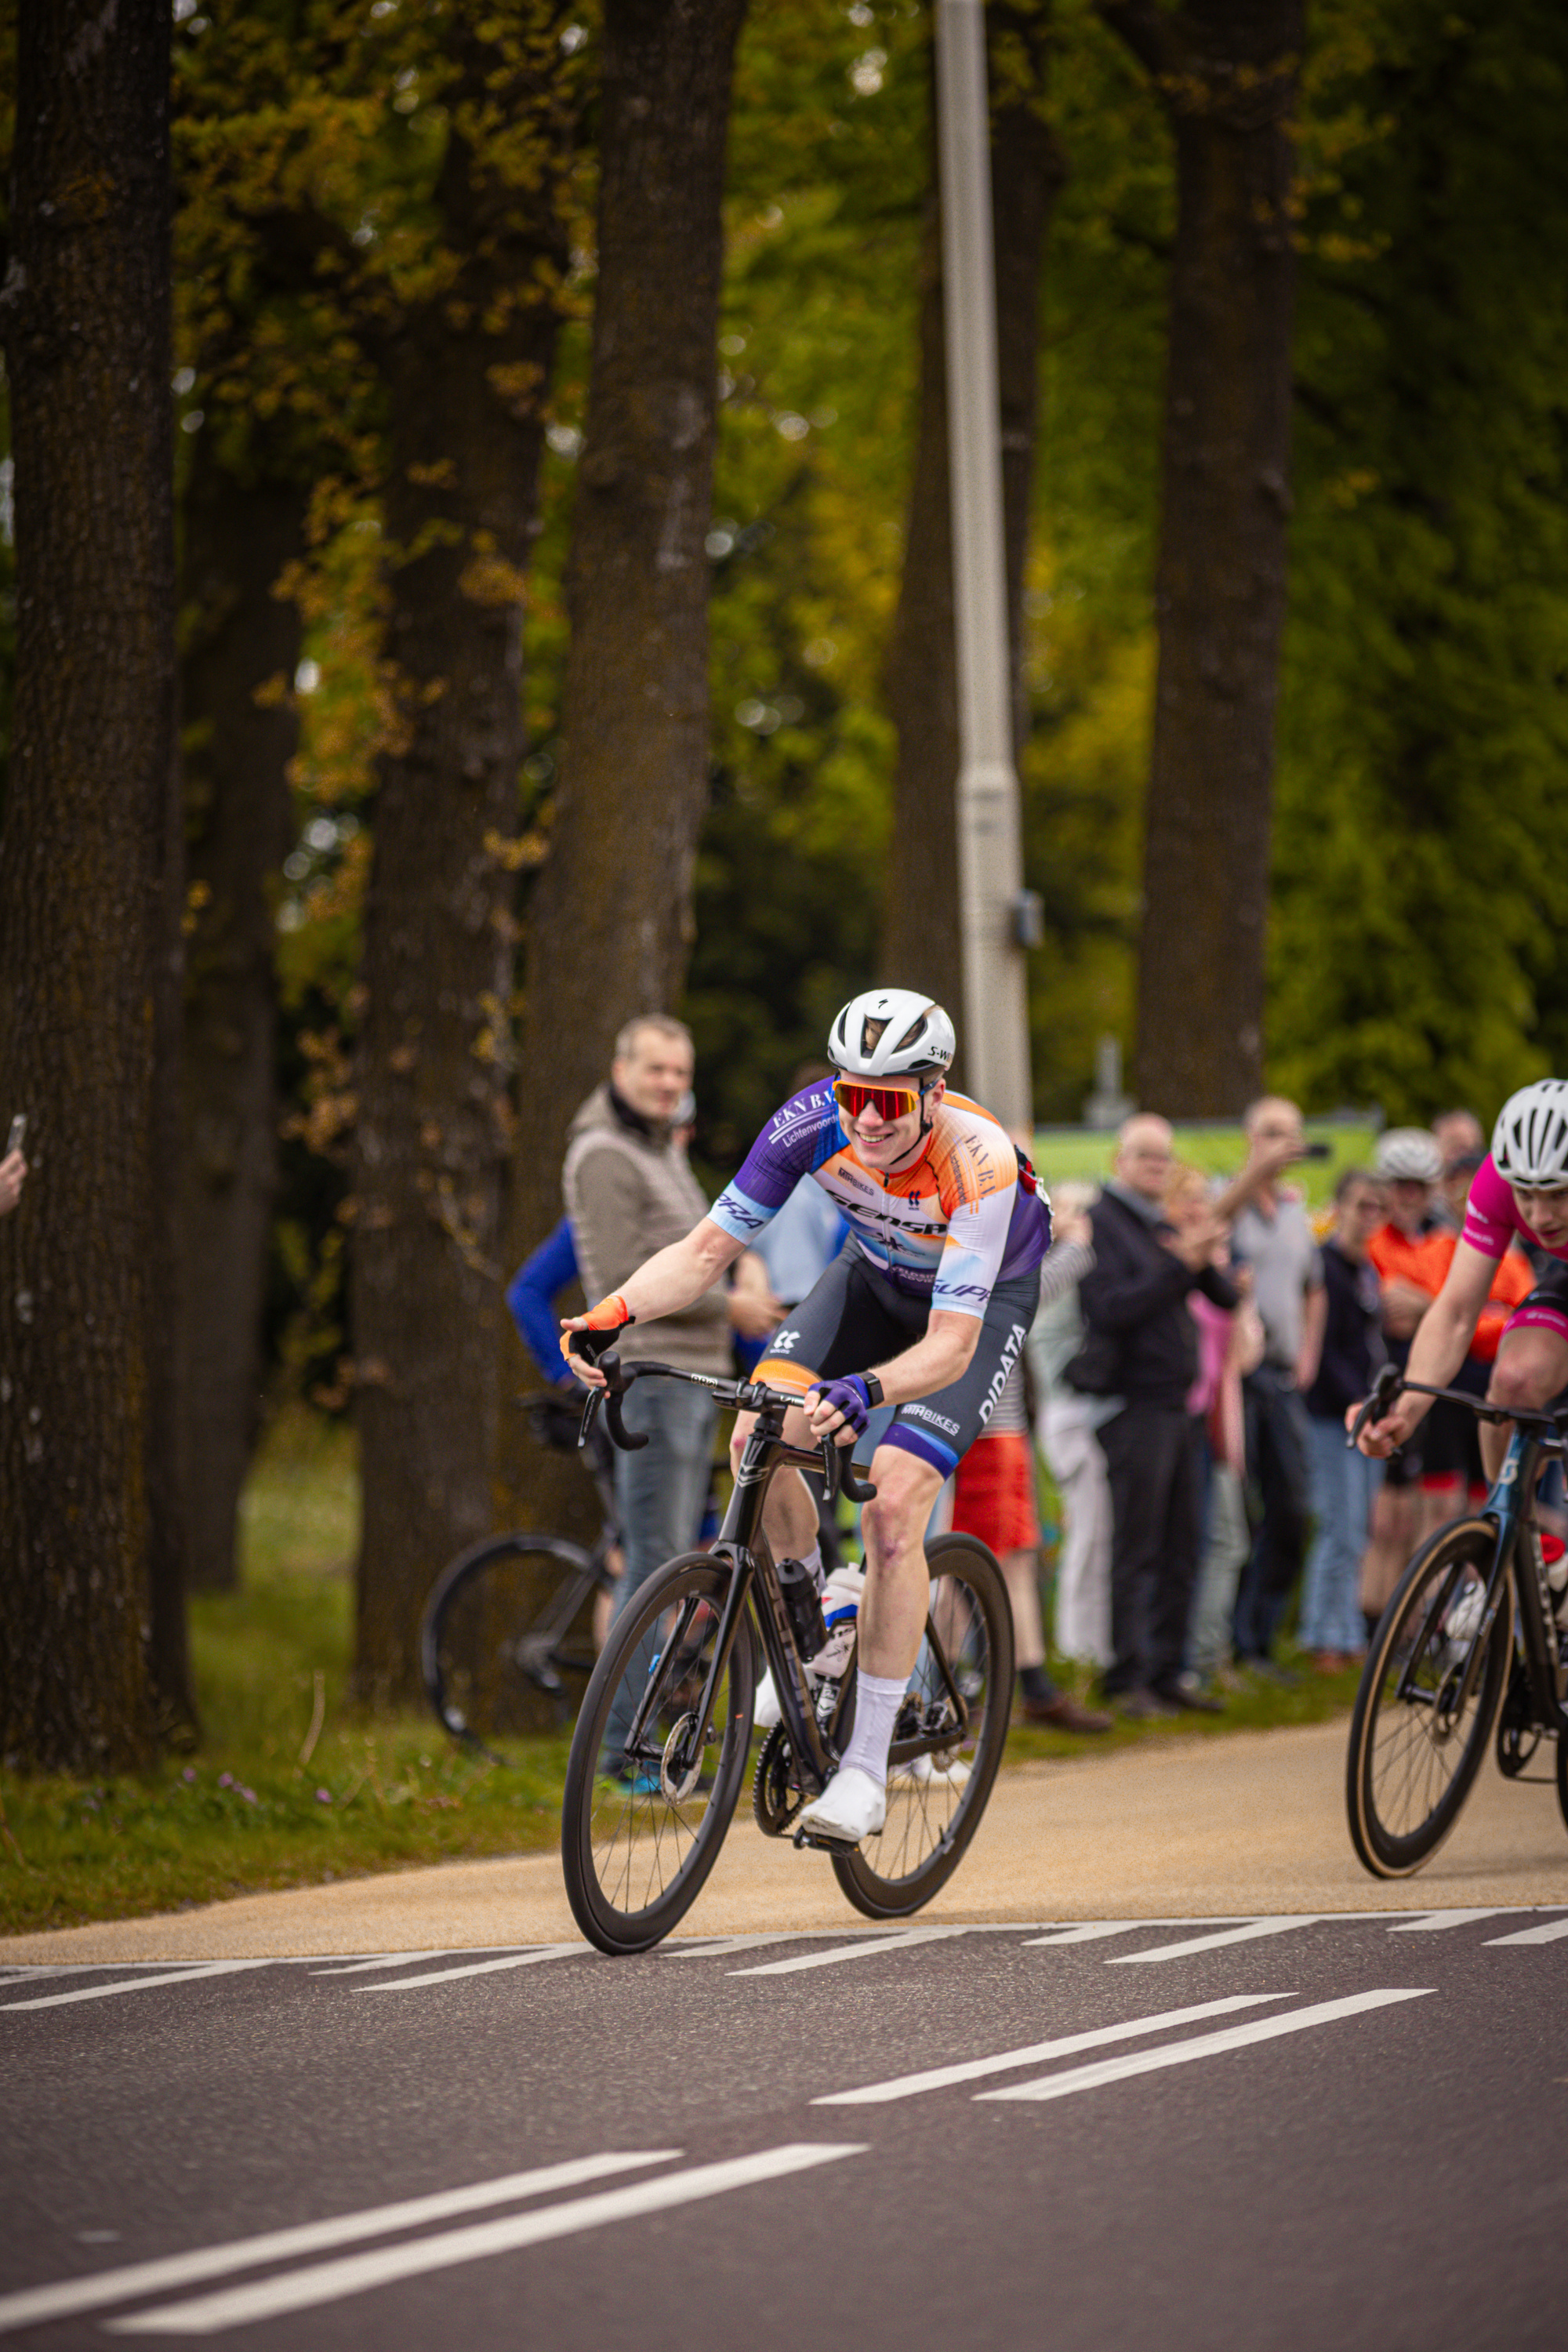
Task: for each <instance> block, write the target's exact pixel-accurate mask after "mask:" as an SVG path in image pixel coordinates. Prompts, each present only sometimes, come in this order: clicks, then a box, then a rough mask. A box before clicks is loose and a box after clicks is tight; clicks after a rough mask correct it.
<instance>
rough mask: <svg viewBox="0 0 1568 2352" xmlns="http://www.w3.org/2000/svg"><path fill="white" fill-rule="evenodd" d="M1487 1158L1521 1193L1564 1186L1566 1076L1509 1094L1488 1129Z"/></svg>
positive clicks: (1567, 1180) (1567, 1173)
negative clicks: (1490, 1138) (1489, 1152)
mask: <svg viewBox="0 0 1568 2352" xmlns="http://www.w3.org/2000/svg"><path fill="white" fill-rule="evenodd" d="M1492 1160H1493V1162H1494V1163H1495V1165H1496V1168H1497V1171H1498V1174H1499V1175H1500V1176H1504V1177H1506V1178H1507V1179H1508V1181H1509V1182H1510V1184H1517V1185H1518V1186H1519V1187H1520V1189H1521V1192H1557V1191H1559V1190H1560V1189H1561V1188H1562V1187H1563V1185H1565V1184H1568V1078H1537V1079H1536V1081H1535V1084H1534V1085H1533V1086H1532V1087H1521V1088H1520V1090H1519V1092H1518V1093H1517V1094H1516V1095H1510V1097H1509V1098H1508V1100H1507V1102H1505V1103H1504V1105H1503V1107H1502V1108H1501V1110H1500V1111H1499V1113H1498V1122H1497V1125H1496V1126H1495V1127H1494V1128H1493V1129H1492Z"/></svg>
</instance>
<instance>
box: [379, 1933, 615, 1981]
mask: <svg viewBox="0 0 1568 2352" xmlns="http://www.w3.org/2000/svg"><path fill="white" fill-rule="evenodd" d="M587 1952H588V1947H587V1945H586V1944H536V1945H534V1946H533V1947H532V1948H531V1950H529V1951H526V1952H508V1953H506V1954H505V1955H504V1956H503V1957H502V1958H500V1959H499V1960H469V1961H468V1962H467V1963H466V1964H465V1965H464V1966H463V1967H461V1968H457V1969H430V1970H429V1971H428V1973H427V1974H426V1975H425V1976H422V1977H399V1978H398V1979H397V1981H396V1983H395V1984H374V1985H355V1987H354V1990H355V1992H413V1991H415V1990H416V1989H417V1988H418V1987H419V1986H420V1985H435V1984H450V1983H452V1981H453V1979H455V1978H458V1977H489V1976H494V1975H495V1974H496V1973H497V1971H498V1970H499V1969H531V1968H532V1967H534V1966H535V1965H536V1963H537V1962H539V1961H540V1960H564V1959H569V1958H571V1957H572V1955H573V1954H574V1953H576V1954H577V1955H578V1957H579V1958H584V1957H585V1956H586V1955H587Z"/></svg>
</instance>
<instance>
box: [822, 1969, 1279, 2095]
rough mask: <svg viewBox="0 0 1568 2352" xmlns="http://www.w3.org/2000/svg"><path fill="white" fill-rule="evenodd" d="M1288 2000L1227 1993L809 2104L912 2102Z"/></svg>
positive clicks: (1272, 1995)
mask: <svg viewBox="0 0 1568 2352" xmlns="http://www.w3.org/2000/svg"><path fill="white" fill-rule="evenodd" d="M1291 1998H1292V1996H1291V1995H1290V1994H1289V1993H1288V1992H1238V1993H1232V1994H1230V1995H1229V1996H1228V1997H1227V1998H1226V2000H1204V2001H1199V2002H1198V2003H1197V2005H1196V2006H1195V2007H1194V2008H1192V2009H1166V2010H1162V2011H1160V2013H1159V2015H1158V2016H1156V2017H1132V2018H1129V2019H1127V2020H1126V2021H1125V2022H1124V2023H1122V2024H1121V2025H1097V2026H1094V2027H1092V2028H1090V2029H1089V2030H1088V2031H1087V2032H1082V2033H1063V2034H1058V2036H1057V2038H1056V2039H1055V2041H1052V2042H1030V2043H1028V2044H1027V2046H1026V2048H1024V2049H1022V2050H999V2051H998V2052H997V2053H995V2055H994V2057H990V2058H965V2059H963V2060H961V2061H959V2062H958V2063H956V2064H954V2065H952V2066H928V2067H926V2068H925V2069H924V2070H923V2071H922V2072H921V2074H895V2075H894V2076H893V2077H892V2079H891V2080H890V2081H889V2082H886V2083H867V2084H864V2085H863V2086H862V2087H861V2089H859V2090H858V2091H826V2092H825V2093H824V2094H823V2095H822V2096H821V2097H820V2098H816V2099H813V2101H812V2103H811V2104H812V2105H813V2106H814V2107H870V2106H881V2105H885V2104H886V2103H887V2102H888V2101H889V2100H890V2099H913V2098H918V2097H919V2095H920V2094H921V2092H922V2091H943V2090H946V2089H947V2088H948V2086H949V2084H953V2083H973V2082H977V2081H978V2080H979V2079H980V2078H981V2076H983V2075H985V2074H1005V2073H1006V2072H1007V2071H1008V2069H1009V2068H1010V2067H1014V2066H1033V2065H1035V2064H1037V2063H1038V2061H1039V2060H1040V2059H1042V2058H1067V2057H1069V2056H1070V2055H1071V2054H1072V2053H1073V2052H1074V2051H1075V2050H1094V2049H1097V2048H1099V2047H1100V2046H1101V2045H1102V2044H1103V2043H1105V2042H1132V2041H1135V2040H1136V2039H1137V2037H1138V2035H1139V2034H1141V2033H1160V2032H1164V2031H1165V2029H1166V2028H1167V2027H1170V2026H1175V2025H1193V2024H1195V2023H1196V2021H1197V2020H1198V2019H1199V2018H1201V2017H1224V2016H1226V2015H1227V2014H1228V2013H1230V2012H1232V2011H1236V2010H1238V2009H1254V2008H1256V2007H1257V2006H1258V2003H1259V2002H1260V2001H1265V2000H1290V1999H1291Z"/></svg>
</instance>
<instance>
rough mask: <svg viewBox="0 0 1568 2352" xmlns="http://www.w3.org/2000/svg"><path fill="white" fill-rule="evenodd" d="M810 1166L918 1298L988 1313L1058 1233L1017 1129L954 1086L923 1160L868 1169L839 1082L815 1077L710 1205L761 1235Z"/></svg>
mask: <svg viewBox="0 0 1568 2352" xmlns="http://www.w3.org/2000/svg"><path fill="white" fill-rule="evenodd" d="M803 1176H810V1177H812V1178H813V1179H815V1181H816V1182H817V1183H818V1184H820V1185H821V1187H822V1189H823V1191H824V1192H826V1194H827V1196H828V1198H829V1199H830V1200H831V1201H832V1202H833V1203H834V1205H835V1207H837V1209H839V1210H841V1211H842V1213H843V1215H844V1217H845V1220H846V1222H847V1224H848V1226H849V1229H850V1231H851V1233H852V1234H854V1236H855V1239H856V1241H857V1242H858V1244H859V1246H860V1248H861V1249H862V1250H863V1251H864V1253H865V1255H866V1256H867V1257H868V1259H869V1261H870V1263H871V1264H872V1265H874V1266H875V1267H876V1268H877V1270H878V1272H879V1274H881V1275H883V1276H885V1277H886V1279H887V1280H888V1281H889V1282H891V1283H892V1284H893V1286H894V1287H895V1288H896V1289H899V1290H901V1291H903V1292H904V1293H905V1294H906V1295H907V1296H908V1297H911V1298H925V1299H929V1300H930V1302H931V1306H932V1307H935V1308H940V1309H943V1310H945V1311H946V1312H948V1313H950V1314H954V1315H973V1316H977V1317H979V1316H984V1312H985V1306H986V1301H987V1300H988V1299H989V1297H990V1296H991V1292H992V1289H993V1286H994V1285H995V1284H996V1283H998V1282H1003V1281H1005V1280H1007V1279H1008V1278H1009V1277H1010V1276H1013V1275H1017V1274H1027V1273H1028V1272H1029V1271H1030V1270H1031V1269H1032V1268H1033V1267H1035V1266H1037V1265H1039V1263H1040V1260H1041V1259H1042V1258H1043V1257H1044V1255H1045V1254H1046V1250H1047V1246H1048V1244H1049V1241H1050V1230H1051V1227H1050V1209H1049V1204H1048V1202H1047V1201H1046V1199H1045V1197H1044V1195H1043V1194H1041V1193H1038V1192H1033V1191H1031V1190H1030V1189H1029V1187H1028V1186H1027V1185H1026V1184H1024V1183H1022V1182H1020V1181H1019V1171H1018V1155H1017V1153H1016V1151H1015V1150H1014V1149H1013V1146H1012V1144H1011V1142H1010V1141H1009V1140H1008V1139H1007V1136H1006V1134H1005V1130H1004V1129H1002V1128H1000V1127H999V1126H998V1125H997V1123H996V1121H995V1120H994V1118H992V1116H991V1114H990V1112H989V1111H986V1110H982V1109H981V1108H980V1106H979V1104H978V1103H973V1102H970V1101H968V1100H967V1099H966V1098H965V1097H964V1096H963V1095H954V1094H949V1095H945V1096H944V1097H943V1098H942V1102H941V1103H940V1104H939V1105H938V1107H937V1108H936V1110H935V1112H934V1113H933V1115H932V1120H931V1136H930V1139H929V1141H928V1144H927V1148H926V1150H924V1151H923V1152H922V1153H921V1157H920V1160H918V1162H917V1163H916V1164H915V1166H913V1167H912V1168H906V1169H900V1170H897V1171H882V1170H879V1169H874V1168H864V1167H862V1166H861V1164H860V1161H859V1160H858V1159H857V1158H856V1156H855V1153H854V1150H852V1148H851V1146H850V1145H849V1143H848V1141H847V1139H846V1137H845V1133H844V1128H843V1125H842V1123H841V1121H840V1118H839V1112H838V1106H837V1103H836V1102H835V1100H834V1098H833V1089H832V1087H831V1086H830V1085H829V1084H828V1083H827V1082H826V1080H824V1081H822V1082H821V1083H819V1084H818V1085H816V1086H811V1087H803V1088H802V1090H801V1092H800V1093H799V1094H797V1095H792V1096H791V1097H790V1099H789V1101H788V1102H786V1103H784V1105H783V1106H782V1107H781V1108H779V1109H778V1110H776V1111H775V1112H774V1114H773V1118H771V1119H770V1120H769V1121H768V1124H767V1126H766V1127H765V1128H764V1129H763V1132H762V1133H761V1135H759V1136H758V1138H757V1139H756V1141H755V1143H753V1144H752V1149H751V1150H750V1151H749V1152H748V1153H747V1155H746V1160H745V1164H744V1166H743V1167H742V1170H741V1172H740V1174H739V1175H738V1176H737V1177H736V1179H735V1181H734V1182H733V1183H732V1184H729V1185H727V1186H726V1187H725V1189H724V1191H723V1192H721V1194H720V1196H719V1199H718V1201H717V1202H715V1203H714V1205H713V1207H712V1208H711V1209H710V1212H709V1214H710V1216H711V1218H712V1220H713V1223H715V1224H716V1225H720V1226H721V1227H722V1228H723V1230H724V1232H725V1233H727V1234H731V1235H732V1236H733V1238H734V1239H735V1240H736V1241H742V1242H750V1241H753V1240H754V1239H755V1238H756V1236H757V1234H759V1233H760V1232H761V1231H762V1229H763V1226H764V1225H765V1224H766V1223H768V1222H769V1220H770V1218H772V1217H773V1216H774V1215H776V1213H777V1212H778V1211H779V1210H780V1209H781V1208H782V1207H783V1206H784V1202H786V1201H787V1200H788V1198H789V1196H790V1194H791V1193H792V1192H794V1190H795V1186H796V1184H798V1183H799V1181H800V1180H801V1178H802V1177H803Z"/></svg>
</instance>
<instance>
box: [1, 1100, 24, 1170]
mask: <svg viewBox="0 0 1568 2352" xmlns="http://www.w3.org/2000/svg"><path fill="white" fill-rule="evenodd" d="M26 1133H27V1114H26V1111H22V1110H19V1111H18V1112H17V1113H16V1118H14V1119H13V1120H12V1121H11V1132H10V1134H9V1135H8V1136H7V1137H6V1139H5V1158H6V1159H7V1160H9V1159H10V1157H11V1154H12V1153H13V1151H20V1150H21V1149H22V1145H23V1141H24V1139H26Z"/></svg>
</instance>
